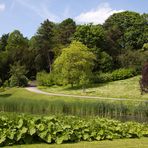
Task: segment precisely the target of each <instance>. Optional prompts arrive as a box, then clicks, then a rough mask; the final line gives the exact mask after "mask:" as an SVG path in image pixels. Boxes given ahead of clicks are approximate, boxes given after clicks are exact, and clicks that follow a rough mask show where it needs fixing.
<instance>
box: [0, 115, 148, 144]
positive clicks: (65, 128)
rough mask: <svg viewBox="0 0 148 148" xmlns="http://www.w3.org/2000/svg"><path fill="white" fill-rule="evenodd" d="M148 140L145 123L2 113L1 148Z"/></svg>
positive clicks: (0, 122)
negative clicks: (118, 140)
mask: <svg viewBox="0 0 148 148" xmlns="http://www.w3.org/2000/svg"><path fill="white" fill-rule="evenodd" d="M140 137H148V124H140V123H136V122H126V123H123V122H120V121H116V120H108V119H105V118H95V119H90V118H79V117H74V116H65V117H64V116H62V117H54V116H42V117H41V116H32V115H15V116H14V115H13V114H10V115H9V114H2V115H1V117H0V146H6V145H13V144H30V143H40V142H41V143H42V142H45V143H57V144H61V143H68V142H78V141H96V140H97V141H99V140H106V139H108V140H112V139H119V138H120V139H121V138H140Z"/></svg>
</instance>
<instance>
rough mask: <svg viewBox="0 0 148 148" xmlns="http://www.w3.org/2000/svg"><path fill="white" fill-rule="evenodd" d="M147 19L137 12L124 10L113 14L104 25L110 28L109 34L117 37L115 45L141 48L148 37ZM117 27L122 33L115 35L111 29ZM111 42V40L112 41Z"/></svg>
mask: <svg viewBox="0 0 148 148" xmlns="http://www.w3.org/2000/svg"><path fill="white" fill-rule="evenodd" d="M147 22H148V21H147V19H146V18H145V17H143V15H140V14H139V13H136V12H131V11H124V12H120V13H115V14H113V15H111V16H110V17H109V18H108V19H107V20H106V21H105V23H104V27H105V28H106V29H107V30H109V32H108V35H111V39H112V40H114V38H112V37H114V36H117V35H118V37H117V38H116V39H115V41H116V42H115V44H116V45H117V46H116V45H115V47H119V48H120V49H122V48H124V49H140V48H142V46H143V44H144V43H146V42H147V39H148V34H147V30H148V26H147ZM112 28H116V29H117V30H118V31H119V32H120V33H119V34H115V35H113V32H112V31H111V32H110V29H112ZM110 43H111V42H110Z"/></svg>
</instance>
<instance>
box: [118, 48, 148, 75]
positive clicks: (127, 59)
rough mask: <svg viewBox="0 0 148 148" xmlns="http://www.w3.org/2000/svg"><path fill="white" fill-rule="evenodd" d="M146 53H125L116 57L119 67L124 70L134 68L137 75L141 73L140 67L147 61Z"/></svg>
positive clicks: (147, 52)
mask: <svg viewBox="0 0 148 148" xmlns="http://www.w3.org/2000/svg"><path fill="white" fill-rule="evenodd" d="M147 57H148V51H147V50H145V51H141V50H138V51H130V50H128V51H126V52H125V53H124V54H121V55H120V56H119V57H118V60H119V63H120V64H121V67H124V68H134V69H136V70H137V71H138V72H139V73H140V71H141V68H142V65H143V64H144V63H145V62H147V60H148V58H147Z"/></svg>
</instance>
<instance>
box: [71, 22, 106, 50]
mask: <svg viewBox="0 0 148 148" xmlns="http://www.w3.org/2000/svg"><path fill="white" fill-rule="evenodd" d="M73 39H74V40H77V41H80V42H82V43H83V44H84V45H86V46H87V47H89V48H94V47H97V48H102V47H103V44H104V40H105V31H104V29H103V27H102V26H101V25H93V24H87V25H78V26H77V28H76V32H75V33H74V37H73Z"/></svg>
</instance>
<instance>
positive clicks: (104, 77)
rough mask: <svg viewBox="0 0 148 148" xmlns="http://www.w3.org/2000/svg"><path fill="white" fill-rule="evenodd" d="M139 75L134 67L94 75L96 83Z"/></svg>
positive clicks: (93, 79)
mask: <svg viewBox="0 0 148 148" xmlns="http://www.w3.org/2000/svg"><path fill="white" fill-rule="evenodd" d="M135 75H137V72H136V70H134V69H125V68H123V69H117V70H115V71H113V72H111V73H95V74H94V76H93V77H92V81H93V82H94V83H104V82H110V81H116V80H124V79H127V78H130V77H133V76H135Z"/></svg>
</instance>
